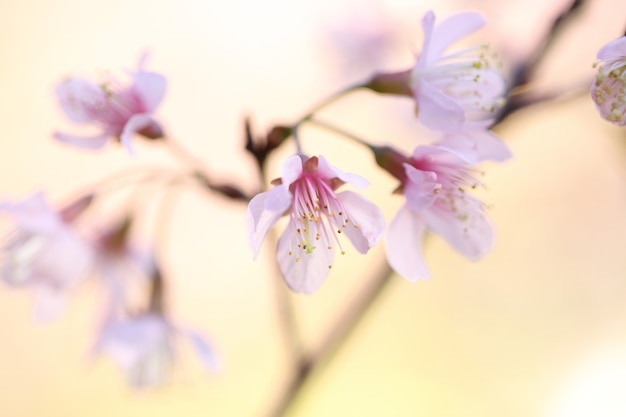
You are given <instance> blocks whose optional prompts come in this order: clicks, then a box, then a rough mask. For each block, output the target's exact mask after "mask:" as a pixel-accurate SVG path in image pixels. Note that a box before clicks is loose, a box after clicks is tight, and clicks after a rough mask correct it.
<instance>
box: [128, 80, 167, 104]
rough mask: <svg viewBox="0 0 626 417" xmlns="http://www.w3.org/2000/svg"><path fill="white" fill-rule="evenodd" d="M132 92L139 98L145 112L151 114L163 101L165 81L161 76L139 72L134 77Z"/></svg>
mask: <svg viewBox="0 0 626 417" xmlns="http://www.w3.org/2000/svg"><path fill="white" fill-rule="evenodd" d="M133 78H134V84H133V90H134V91H135V92H136V93H137V95H138V96H139V97H140V98H141V101H142V103H143V104H144V106H145V109H144V110H145V111H146V112H148V113H152V112H154V111H155V110H156V108H157V107H158V106H159V104H161V101H163V97H164V96H165V90H166V88H167V80H166V79H165V77H164V76H162V75H161V74H157V73H154V72H146V71H140V72H138V73H136V74H135V75H134V77H133Z"/></svg>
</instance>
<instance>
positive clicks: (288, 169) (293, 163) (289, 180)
mask: <svg viewBox="0 0 626 417" xmlns="http://www.w3.org/2000/svg"><path fill="white" fill-rule="evenodd" d="M301 174H302V158H301V157H300V156H299V155H292V156H290V157H289V158H287V160H286V161H285V163H284V164H283V172H282V181H283V184H282V185H283V186H284V187H287V188H289V186H290V185H291V184H293V182H294V181H295V180H297V179H298V178H300V175H301Z"/></svg>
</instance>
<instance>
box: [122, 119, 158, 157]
mask: <svg viewBox="0 0 626 417" xmlns="http://www.w3.org/2000/svg"><path fill="white" fill-rule="evenodd" d="M152 125H157V126H158V123H157V121H156V120H155V119H154V118H153V117H152V115H150V114H148V113H140V114H135V115H133V116H131V118H130V119H128V121H127V122H126V124H125V125H124V130H123V131H122V134H121V135H120V142H122V145H124V147H125V148H126V150H127V151H128V153H129V154H131V155H134V153H135V151H134V148H133V143H132V139H133V136H134V135H135V133H137V132H139V131H141V130H143V129H147V128H149V127H150V126H152Z"/></svg>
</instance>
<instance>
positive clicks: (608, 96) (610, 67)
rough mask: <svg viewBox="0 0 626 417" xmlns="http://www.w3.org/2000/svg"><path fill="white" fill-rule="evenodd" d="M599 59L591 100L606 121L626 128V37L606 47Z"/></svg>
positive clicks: (603, 48) (601, 50)
mask: <svg viewBox="0 0 626 417" xmlns="http://www.w3.org/2000/svg"><path fill="white" fill-rule="evenodd" d="M597 59H598V60H600V65H599V66H598V72H597V74H596V79H595V81H594V83H593V84H592V85H591V98H592V99H593V101H594V102H595V103H596V108H597V109H598V111H599V112H600V114H601V115H602V117H603V118H604V119H606V120H608V121H609V122H611V123H613V124H616V125H619V126H626V36H622V37H621V38H618V39H616V40H614V41H611V42H609V43H608V44H606V45H604V46H603V47H602V48H601V49H600V50H599V51H598V55H597Z"/></svg>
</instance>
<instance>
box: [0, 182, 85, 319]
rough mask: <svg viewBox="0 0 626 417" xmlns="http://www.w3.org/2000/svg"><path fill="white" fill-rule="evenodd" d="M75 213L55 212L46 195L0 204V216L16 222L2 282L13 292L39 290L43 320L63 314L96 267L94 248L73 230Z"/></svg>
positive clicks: (39, 312)
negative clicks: (67, 300) (25, 288)
mask: <svg viewBox="0 0 626 417" xmlns="http://www.w3.org/2000/svg"><path fill="white" fill-rule="evenodd" d="M75 209H76V206H75V205H70V206H69V207H68V208H67V209H66V210H62V211H60V212H57V211H54V210H53V209H52V208H50V206H49V205H48V203H47V202H46V200H45V198H44V196H43V194H41V193H38V194H35V195H33V196H31V197H29V198H27V199H26V200H24V201H22V202H19V203H7V202H5V203H2V204H0V211H1V212H4V213H7V214H8V215H10V216H11V217H12V218H13V220H14V222H15V225H14V228H13V230H12V231H11V232H10V233H9V234H8V236H7V237H6V241H5V242H4V243H3V245H2V248H1V250H0V255H1V258H2V271H1V273H2V279H3V280H4V281H5V282H6V283H7V284H9V285H12V286H33V287H36V288H37V292H38V303H37V310H36V313H37V316H38V317H39V318H42V319H50V318H52V317H54V316H55V315H56V314H57V313H58V312H59V311H60V309H61V307H62V305H63V301H64V299H65V297H66V293H67V292H68V291H69V290H71V289H72V288H74V287H75V286H76V285H77V284H78V283H79V282H81V281H82V280H83V279H85V278H87V276H88V275H89V273H90V271H91V268H92V266H93V259H94V254H93V251H92V249H91V247H90V245H89V244H87V243H86V242H85V241H83V240H82V239H81V238H80V237H78V236H77V235H76V233H75V232H74V231H73V230H72V227H71V225H70V224H69V222H70V221H71V220H72V217H73V216H75V215H76V212H75V211H76V210H75Z"/></svg>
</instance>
